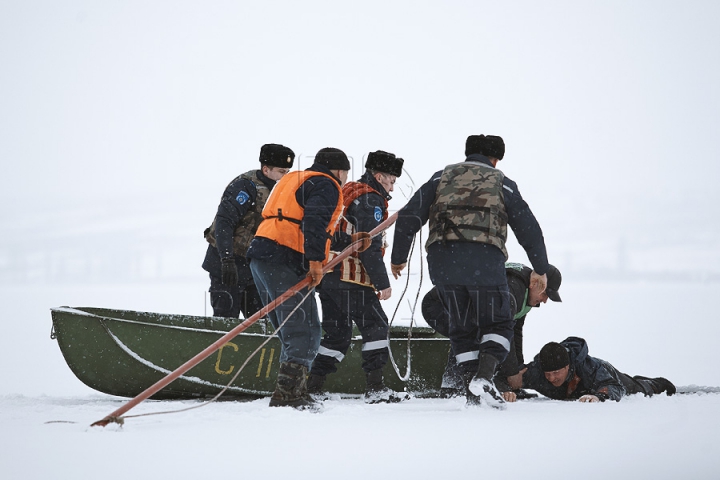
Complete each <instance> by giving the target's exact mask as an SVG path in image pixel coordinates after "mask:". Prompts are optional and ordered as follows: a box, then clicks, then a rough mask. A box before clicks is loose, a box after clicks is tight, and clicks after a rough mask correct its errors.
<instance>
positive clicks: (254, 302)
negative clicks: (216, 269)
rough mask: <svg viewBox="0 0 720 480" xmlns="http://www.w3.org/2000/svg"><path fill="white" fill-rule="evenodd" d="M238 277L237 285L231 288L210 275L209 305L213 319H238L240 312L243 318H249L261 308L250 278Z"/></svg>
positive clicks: (260, 302)
mask: <svg viewBox="0 0 720 480" xmlns="http://www.w3.org/2000/svg"><path fill="white" fill-rule="evenodd" d="M249 272H250V269H249V268H248V273H249ZM240 277H241V278H240V280H239V282H238V285H236V286H234V287H231V286H228V285H224V284H223V283H222V280H221V279H220V278H218V277H215V276H213V275H210V305H211V306H212V309H213V316H214V317H231V318H238V317H239V316H240V312H242V314H243V318H250V317H251V316H252V315H254V314H255V313H257V311H258V310H260V309H261V308H262V307H263V304H262V301H260V294H259V293H258V290H257V287H255V283H254V282H253V281H252V276H250V279H243V278H242V277H243V275H240Z"/></svg>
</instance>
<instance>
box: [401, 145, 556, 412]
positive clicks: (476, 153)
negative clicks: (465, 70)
mask: <svg viewBox="0 0 720 480" xmlns="http://www.w3.org/2000/svg"><path fill="white" fill-rule="evenodd" d="M504 154H505V143H504V142H503V140H502V138H500V137H497V136H494V135H488V136H485V135H471V136H470V137H468V139H467V142H466V144H465V155H466V159H465V161H464V162H461V163H458V164H451V165H448V166H447V167H445V169H444V170H441V171H439V172H437V173H435V174H434V175H433V176H432V177H431V178H430V180H429V181H428V182H427V183H425V184H424V185H423V186H422V187H420V189H419V190H418V191H417V192H416V193H415V195H413V197H412V198H411V199H410V201H409V202H408V204H407V205H406V206H405V207H403V208H402V209H401V210H400V212H399V216H398V220H397V223H396V225H395V236H394V241H393V251H392V255H391V270H392V273H393V275H394V276H395V278H397V277H398V276H399V274H400V272H401V271H402V269H403V268H404V267H405V264H406V262H407V257H408V253H409V251H410V246H411V244H412V241H413V238H414V236H415V234H416V233H417V232H418V231H419V230H420V229H421V228H422V226H423V225H424V224H425V223H427V222H428V221H429V222H430V236H429V239H428V242H427V244H426V249H427V262H428V267H429V271H430V279H431V281H432V283H433V284H434V285H435V286H437V287H438V293H439V296H440V299H441V301H442V303H443V305H444V307H445V309H446V310H447V311H448V312H449V314H450V327H449V338H450V343H451V345H452V349H453V351H454V353H455V356H456V361H457V363H458V365H460V368H461V370H462V372H463V382H464V386H465V394H466V397H467V400H468V403H469V404H471V405H478V404H480V403H481V400H482V401H484V402H486V403H488V404H490V405H491V406H493V407H496V408H503V407H504V405H503V404H504V400H503V399H502V395H501V394H500V393H499V391H498V390H497V388H496V387H495V385H494V383H493V381H492V378H493V376H494V372H495V369H496V367H497V365H498V364H499V363H501V362H503V361H504V360H505V358H506V357H507V355H508V352H509V351H510V342H511V340H512V338H513V316H512V314H511V308H510V292H509V290H508V284H507V277H506V275H505V261H506V260H507V253H506V250H505V240H506V237H507V226H508V225H509V226H510V227H511V228H512V230H513V232H514V233H515V236H516V238H517V239H518V242H519V243H520V245H521V246H522V247H523V248H524V249H525V251H526V253H527V255H528V258H529V259H530V263H531V264H532V266H533V269H534V271H533V273H532V279H531V283H533V284H535V282H539V283H540V285H541V290H544V289H545V285H546V282H547V277H546V275H545V274H546V272H547V270H548V259H547V252H546V249H545V241H544V238H543V235H542V230H541V229H540V225H539V224H538V222H537V220H536V219H535V216H534V215H533V214H532V212H531V211H530V208H529V207H528V205H527V203H525V201H524V200H523V198H522V196H521V195H520V192H519V191H518V188H517V185H516V184H515V182H513V181H512V180H510V179H509V178H507V177H506V176H505V175H503V174H502V172H501V171H499V170H497V169H496V168H495V166H496V165H497V163H498V161H500V160H501V159H502V158H503V156H504Z"/></svg>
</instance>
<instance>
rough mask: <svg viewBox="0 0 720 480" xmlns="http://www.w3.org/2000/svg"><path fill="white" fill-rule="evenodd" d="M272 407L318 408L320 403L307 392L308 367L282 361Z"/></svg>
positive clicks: (271, 402)
mask: <svg viewBox="0 0 720 480" xmlns="http://www.w3.org/2000/svg"><path fill="white" fill-rule="evenodd" d="M270 406H271V407H293V408H297V409H298V410H306V409H316V408H317V407H318V404H317V403H316V402H315V401H313V399H312V398H310V396H309V395H308V393H307V367H306V366H305V365H298V364H296V363H288V362H282V363H281V364H280V370H279V371H278V377H277V383H276V385H275V391H274V392H273V394H272V397H270Z"/></svg>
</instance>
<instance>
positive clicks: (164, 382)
mask: <svg viewBox="0 0 720 480" xmlns="http://www.w3.org/2000/svg"><path fill="white" fill-rule="evenodd" d="M397 215H398V214H397V212H395V213H394V214H392V215H391V216H389V217H388V218H387V220H385V221H384V222H382V223H381V224H380V225H378V226H377V227H375V228H374V229H373V230H372V231H371V232H370V235H371V236H373V237H374V236H375V235H377V234H379V233H381V232H382V231H383V230H385V229H387V228H388V227H389V226H390V225H392V224H393V223H394V222H395V220H396V219H397ZM361 244H362V242H361V241H357V242H355V243H353V244H352V245H350V246H349V247H347V248H346V249H345V250H343V251H342V252H341V253H340V254H339V255H338V256H337V257H335V258H333V259H332V260H330V261H329V262H328V263H327V264H326V265H325V266H324V267H323V272H327V271H328V270H330V269H332V268H333V267H335V266H336V265H337V264H338V263H340V262H342V261H343V259H345V258H347V257H348V256H349V255H350V254H352V253H353V252H355V251H356V250H357V249H358V248H359V247H360V245H361ZM309 284H310V277H306V278H304V279H303V280H302V281H300V282H298V283H297V284H296V285H295V286H293V287H292V288H290V289H289V290H287V291H286V292H285V293H283V294H282V295H280V296H279V297H277V298H276V299H275V300H273V301H272V302H270V303H268V304H267V305H265V306H264V307H263V308H262V309H260V311H259V312H257V313H256V314H255V315H253V316H251V317H250V318H248V319H247V320H245V321H244V322H242V323H241V324H240V325H238V326H237V327H235V328H233V329H232V330H230V331H229V332H228V333H226V334H225V335H223V336H222V337H221V338H220V339H218V340H217V341H216V342H214V343H213V344H212V345H210V346H209V347H207V348H206V349H205V350H203V351H202V352H200V353H198V354H197V355H195V356H194V357H193V358H191V359H190V360H188V361H187V362H185V363H183V364H182V365H180V366H179V367H178V368H177V369H175V370H174V371H173V372H171V373H169V374H168V375H167V376H165V377H164V378H161V379H160V380H158V381H157V382H156V383H155V384H154V385H152V386H150V387H148V388H147V389H146V390H145V391H143V392H141V393H140V394H139V395H138V396H137V397H135V398H133V399H132V400H130V401H129V402H127V403H126V404H125V405H123V406H122V407H120V408H118V409H117V410H115V411H114V412H112V413H111V414H110V415H108V416H106V417H105V418H103V419H102V420H98V421H97V422H95V423H93V424H92V425H91V426H93V427H95V426H100V427H104V426H105V425H107V424H108V423H111V422H118V419H119V418H120V417H121V416H122V415H123V414H125V413H127V412H128V410H130V409H131V408H133V407H134V406H136V405H137V404H139V403H140V402H142V401H143V400H147V399H148V398H150V397H152V396H153V395H155V394H156V393H157V392H159V391H160V390H162V389H163V388H165V387H167V386H168V385H169V384H170V383H172V382H173V381H174V380H176V379H177V378H178V377H179V376H181V375H182V374H183V373H185V372H187V371H188V370H190V369H191V368H193V367H194V366H195V365H197V364H198V363H200V362H202V361H203V360H205V359H206V358H207V357H209V356H210V355H212V354H213V353H214V352H216V351H217V350H218V349H220V347H222V346H223V345H225V344H226V343H227V342H228V341H230V340H232V339H233V338H234V337H236V336H237V335H238V334H239V333H241V332H243V331H244V330H246V329H247V328H248V327H249V326H250V325H252V324H253V323H255V322H257V321H258V320H259V319H261V318H262V317H264V316H266V315H267V314H268V313H270V312H272V311H273V310H275V309H276V308H277V307H278V306H280V305H281V304H282V303H283V302H285V301H286V300H287V299H288V298H290V297H292V296H293V295H295V294H296V293H298V292H299V291H300V290H302V289H303V288H305V287H307V286H308V285H309Z"/></svg>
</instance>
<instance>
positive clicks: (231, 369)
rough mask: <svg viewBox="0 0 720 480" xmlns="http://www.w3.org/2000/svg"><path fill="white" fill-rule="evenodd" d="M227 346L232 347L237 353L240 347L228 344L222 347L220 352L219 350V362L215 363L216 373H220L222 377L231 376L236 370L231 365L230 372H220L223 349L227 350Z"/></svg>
mask: <svg viewBox="0 0 720 480" xmlns="http://www.w3.org/2000/svg"><path fill="white" fill-rule="evenodd" d="M227 346H230V347H232V348H233V349H234V350H235V351H236V352H237V351H238V346H237V345H235V344H234V343H232V342H227V343H226V344H225V345H223V346H222V347H220V350H218V358H217V362H215V371H216V372H217V373H219V374H220V375H230V374H231V373H232V371H233V370H235V366H234V365H230V370H220V359H221V358H222V351H223V348H225V347H227Z"/></svg>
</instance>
